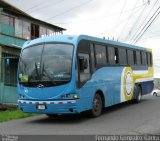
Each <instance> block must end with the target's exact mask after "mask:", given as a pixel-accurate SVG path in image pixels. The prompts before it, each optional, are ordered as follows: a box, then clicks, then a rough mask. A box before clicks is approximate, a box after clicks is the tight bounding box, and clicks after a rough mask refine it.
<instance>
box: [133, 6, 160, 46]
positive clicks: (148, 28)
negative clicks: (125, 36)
mask: <svg viewBox="0 0 160 141" xmlns="http://www.w3.org/2000/svg"><path fill="white" fill-rule="evenodd" d="M159 9H160V7H159V8H158V9H157V10H159ZM159 14H160V11H159V12H158V13H157V14H156V16H155V17H154V18H153V20H152V21H151V23H150V24H149V25H148V26H147V27H146V29H145V30H144V31H143V33H142V34H141V35H140V36H139V37H138V38H137V39H136V40H135V41H134V44H135V43H137V42H138V41H139V39H140V38H141V37H142V36H143V34H144V33H145V32H146V31H147V30H148V29H149V27H150V26H151V25H152V23H153V22H154V21H155V19H156V18H157V17H158V15H159Z"/></svg>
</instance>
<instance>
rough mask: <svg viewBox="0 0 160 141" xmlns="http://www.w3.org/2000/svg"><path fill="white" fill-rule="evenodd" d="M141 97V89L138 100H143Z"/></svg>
mask: <svg viewBox="0 0 160 141" xmlns="http://www.w3.org/2000/svg"><path fill="white" fill-rule="evenodd" d="M141 98H142V94H141V91H140V92H139V95H138V101H141Z"/></svg>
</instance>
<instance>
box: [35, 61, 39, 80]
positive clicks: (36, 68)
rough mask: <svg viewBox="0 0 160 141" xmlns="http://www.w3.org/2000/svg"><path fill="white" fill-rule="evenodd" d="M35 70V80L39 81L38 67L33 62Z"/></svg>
mask: <svg viewBox="0 0 160 141" xmlns="http://www.w3.org/2000/svg"><path fill="white" fill-rule="evenodd" d="M35 70H36V75H37V79H38V80H39V73H38V67H37V63H36V62H35Z"/></svg>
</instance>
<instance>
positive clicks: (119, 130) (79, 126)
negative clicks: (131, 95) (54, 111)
mask: <svg viewBox="0 0 160 141" xmlns="http://www.w3.org/2000/svg"><path fill="white" fill-rule="evenodd" d="M0 134H9V135H13V134H14V135H95V134H98V135H102V134H103V135H113V134H117V135H118V134H121V135H122V134H125V135H141V134H159V135H160V97H153V96H151V95H148V96H144V97H143V100H142V102H141V103H139V104H133V103H125V104H120V105H117V106H113V107H110V108H107V109H106V110H105V112H104V114H103V115H102V116H100V117H98V118H87V117H84V116H81V115H74V116H65V117H60V118H55V119H50V118H48V117H47V116H45V115H40V116H35V117H30V118H26V119H19V120H14V121H9V122H5V123H0Z"/></svg>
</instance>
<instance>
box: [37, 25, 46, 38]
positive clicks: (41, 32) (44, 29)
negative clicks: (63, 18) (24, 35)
mask: <svg viewBox="0 0 160 141" xmlns="http://www.w3.org/2000/svg"><path fill="white" fill-rule="evenodd" d="M46 35H47V29H46V27H43V26H40V27H39V36H40V37H43V36H46Z"/></svg>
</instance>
